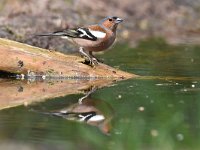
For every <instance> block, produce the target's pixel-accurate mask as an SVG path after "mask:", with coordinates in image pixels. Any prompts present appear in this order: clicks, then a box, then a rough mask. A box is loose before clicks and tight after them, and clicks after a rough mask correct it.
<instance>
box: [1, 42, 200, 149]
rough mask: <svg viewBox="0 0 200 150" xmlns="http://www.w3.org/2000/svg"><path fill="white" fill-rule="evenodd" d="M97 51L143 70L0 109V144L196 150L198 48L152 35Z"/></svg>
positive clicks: (110, 62) (199, 125)
mask: <svg viewBox="0 0 200 150" xmlns="http://www.w3.org/2000/svg"><path fill="white" fill-rule="evenodd" d="M99 57H101V58H104V62H105V63H106V64H108V65H111V66H115V67H117V68H119V69H122V70H124V71H128V72H131V73H135V74H139V75H141V76H142V77H140V78H137V79H130V80H126V81H120V82H117V83H115V84H113V85H112V86H109V87H105V88H101V89H97V90H95V87H92V89H93V91H94V92H91V94H90V95H89V96H88V97H85V98H83V100H82V102H80V98H81V97H83V96H84V95H83V94H76V95H75V94H74V95H68V96H65V97H60V98H55V99H51V100H47V101H45V102H40V103H39V102H38V103H35V104H33V105H29V106H19V107H14V108H10V109H4V110H1V111H0V149H17V148H18V149H24V150H29V149H30V150H31V149H38V150H40V149H41V150H42V149H50V150H51V149H52V150H55V149H58V150H64V149H72V150H73V149H74V150H76V149H77V150H78V149H82V150H93V149H99V150H104V149H109V150H112V149H115V150H125V149H126V150H128V149H130V150H133V149H144V150H151V149H158V150H160V149H162V150H174V149H180V150H182V149H184V150H191V149H194V150H197V149H200V142H199V141H200V101H199V100H200V69H199V68H200V47H198V46H191V45H190V46H185V45H181V46H170V45H168V44H166V43H165V42H164V41H163V40H161V39H153V40H148V41H144V42H141V43H140V44H139V45H138V46H137V47H136V48H130V47H128V46H127V45H118V46H115V47H114V48H113V49H112V50H110V51H108V52H106V53H105V54H102V55H99ZM87 92H89V91H87ZM87 92H86V93H87ZM80 122H82V123H80Z"/></svg>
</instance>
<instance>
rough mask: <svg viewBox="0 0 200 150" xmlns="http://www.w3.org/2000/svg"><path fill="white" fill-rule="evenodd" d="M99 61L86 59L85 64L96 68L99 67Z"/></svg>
mask: <svg viewBox="0 0 200 150" xmlns="http://www.w3.org/2000/svg"><path fill="white" fill-rule="evenodd" d="M98 63H99V62H98V61H97V59H96V58H90V59H88V58H87V59H85V62H84V64H86V65H89V66H91V67H95V66H96V65H98Z"/></svg>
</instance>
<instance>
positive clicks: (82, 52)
mask: <svg viewBox="0 0 200 150" xmlns="http://www.w3.org/2000/svg"><path fill="white" fill-rule="evenodd" d="M79 52H80V53H81V54H82V55H83V56H85V57H87V59H88V60H89V63H90V65H92V66H94V65H95V64H96V63H95V62H94V61H93V59H92V58H91V57H90V55H88V54H87V53H86V52H85V51H84V49H83V47H80V48H79Z"/></svg>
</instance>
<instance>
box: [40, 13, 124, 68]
mask: <svg viewBox="0 0 200 150" xmlns="http://www.w3.org/2000/svg"><path fill="white" fill-rule="evenodd" d="M121 22H123V19H121V18H119V17H116V16H108V17H106V18H104V19H102V20H101V21H100V22H99V23H97V24H94V25H87V26H82V27H77V28H70V29H64V30H60V31H55V32H52V33H44V34H38V35H37V36H58V37H61V38H64V39H68V40H70V41H71V42H73V43H74V44H75V45H77V46H78V47H79V52H80V53H81V54H82V55H83V56H85V57H86V58H87V60H88V61H89V64H90V65H91V66H95V65H96V64H98V59H97V58H96V57H95V56H94V55H93V52H99V51H104V50H106V49H108V48H109V47H110V46H111V45H112V44H113V43H114V41H115V39H116V30H117V27H118V24H119V23H121Z"/></svg>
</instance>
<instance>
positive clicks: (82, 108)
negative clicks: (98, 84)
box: [50, 88, 113, 134]
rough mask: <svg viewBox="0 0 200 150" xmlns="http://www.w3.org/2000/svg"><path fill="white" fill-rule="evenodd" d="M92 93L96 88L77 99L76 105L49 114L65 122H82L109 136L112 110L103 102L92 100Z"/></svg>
mask: <svg viewBox="0 0 200 150" xmlns="http://www.w3.org/2000/svg"><path fill="white" fill-rule="evenodd" d="M94 91H96V88H92V89H91V90H90V91H89V92H87V94H86V95H85V96H83V97H81V98H79V100H78V102H77V103H74V104H71V105H69V106H67V107H65V108H63V109H60V110H57V111H54V112H51V113H50V114H51V115H53V116H58V117H62V118H64V119H67V120H73V121H77V122H84V123H87V124H89V125H92V126H96V127H98V128H99V129H100V130H101V131H102V132H103V133H105V134H109V132H110V130H111V119H112V117H113V109H112V108H111V106H110V105H109V104H108V103H106V102H105V101H103V100H98V99H93V98H92V97H91V94H92V93H94Z"/></svg>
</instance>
